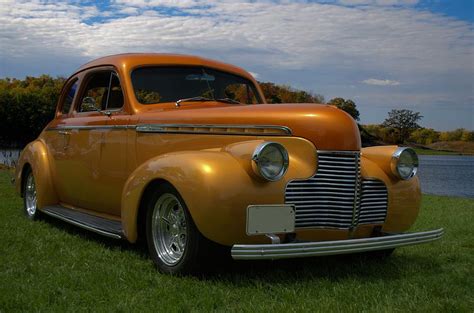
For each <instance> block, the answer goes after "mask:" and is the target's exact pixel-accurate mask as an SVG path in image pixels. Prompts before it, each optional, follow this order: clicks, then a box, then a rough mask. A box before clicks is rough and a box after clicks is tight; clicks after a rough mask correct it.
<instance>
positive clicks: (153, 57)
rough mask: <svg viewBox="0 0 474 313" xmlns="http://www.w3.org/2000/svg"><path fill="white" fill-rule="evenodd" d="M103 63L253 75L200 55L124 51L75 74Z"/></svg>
mask: <svg viewBox="0 0 474 313" xmlns="http://www.w3.org/2000/svg"><path fill="white" fill-rule="evenodd" d="M103 65H112V66H115V67H117V68H119V67H124V68H129V69H133V68H135V67H139V66H144V65H195V66H205V67H211V68H216V69H221V70H224V71H228V72H233V73H235V74H238V75H241V76H245V77H249V76H250V77H252V76H251V75H250V74H249V73H248V72H247V71H245V70H243V69H242V68H240V67H237V66H234V65H231V64H226V63H223V62H219V61H215V60H211V59H207V58H202V57H199V56H193V55H184V54H169V53H124V54H115V55H109V56H105V57H102V58H98V59H95V60H93V61H90V62H88V63H86V64H84V65H82V66H81V67H79V69H78V70H77V71H76V72H75V74H76V73H78V72H81V71H83V70H86V69H88V68H92V67H97V66H103Z"/></svg>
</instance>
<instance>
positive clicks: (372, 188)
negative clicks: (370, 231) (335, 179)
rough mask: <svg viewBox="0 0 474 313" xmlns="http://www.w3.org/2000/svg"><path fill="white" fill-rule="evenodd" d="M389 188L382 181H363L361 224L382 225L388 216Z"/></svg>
mask: <svg viewBox="0 0 474 313" xmlns="http://www.w3.org/2000/svg"><path fill="white" fill-rule="evenodd" d="M387 205H388V193H387V187H385V184H384V183H383V182H381V181H380V180H376V179H367V180H363V181H362V191H361V201H360V210H359V212H360V213H359V221H358V222H359V224H382V223H384V222H385V217H386V216H387Z"/></svg>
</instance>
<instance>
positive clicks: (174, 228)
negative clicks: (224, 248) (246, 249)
mask: <svg viewBox="0 0 474 313" xmlns="http://www.w3.org/2000/svg"><path fill="white" fill-rule="evenodd" d="M146 237H147V244H148V250H149V252H150V256H151V258H152V260H153V262H154V263H155V265H156V267H157V268H158V269H159V270H160V271H161V272H163V273H168V274H178V275H180V274H188V273H191V272H193V271H194V270H196V269H197V267H198V266H199V263H200V262H199V261H200V259H201V257H200V254H202V250H203V248H204V247H203V246H204V245H205V238H203V236H202V235H201V233H200V232H199V231H198V230H197V228H196V225H195V224H194V222H193V220H192V217H191V215H190V214H189V211H188V209H187V207H186V204H185V203H184V201H183V199H182V198H181V196H180V195H179V193H178V192H177V191H176V189H175V188H173V187H172V186H171V185H162V186H161V187H160V188H158V190H156V191H155V192H154V193H153V194H152V195H151V197H149V198H148V201H147V218H146ZM200 250H201V251H200Z"/></svg>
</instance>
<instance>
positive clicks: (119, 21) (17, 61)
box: [0, 0, 474, 130]
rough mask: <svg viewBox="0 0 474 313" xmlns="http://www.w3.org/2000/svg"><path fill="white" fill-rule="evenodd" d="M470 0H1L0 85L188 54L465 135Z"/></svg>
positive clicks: (368, 119) (471, 118)
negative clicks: (98, 64) (104, 63)
mask: <svg viewBox="0 0 474 313" xmlns="http://www.w3.org/2000/svg"><path fill="white" fill-rule="evenodd" d="M473 23H474V1H472V0H471V1H467V0H466V1H460V0H456V1H448V0H420V1H419V0H326V1H323V0H321V1H270V0H267V1H247V0H234V1H215V0H210V1H204V0H181V1H174V0H128V1H125V0H114V1H27V2H26V1H25V2H23V1H10V0H0V25H1V26H0V77H7V76H8V77H17V78H23V77H24V76H26V75H39V74H50V75H54V76H56V75H62V76H68V75H69V74H71V73H72V72H73V71H74V70H75V69H76V68H77V67H79V66H80V65H81V64H83V63H85V62H87V61H89V60H91V59H94V58H97V57H100V56H104V55H108V54H116V53H124V52H173V53H182V54H196V55H200V56H204V57H208V58H213V59H218V60H221V61H224V62H228V63H232V64H236V65H238V66H241V67H243V68H245V69H247V70H249V71H250V72H252V73H253V74H254V76H256V78H257V79H258V80H261V81H272V82H276V83H279V84H288V85H291V86H293V87H296V88H300V89H304V90H309V91H312V92H315V93H319V94H322V95H324V96H325V98H326V99H327V100H329V99H331V98H333V97H337V96H340V97H344V98H351V99H353V100H354V101H355V102H356V104H357V106H358V108H359V110H360V111H361V121H362V122H363V123H380V122H382V121H383V120H384V118H385V117H386V116H387V112H388V111H390V110H391V109H400V108H408V109H412V110H415V111H419V112H421V114H422V115H423V116H424V118H423V120H422V122H421V124H422V125H423V126H425V127H432V128H436V129H439V130H449V129H455V128H459V127H464V128H468V129H474V33H473Z"/></svg>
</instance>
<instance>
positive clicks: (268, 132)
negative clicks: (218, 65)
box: [46, 124, 292, 136]
mask: <svg viewBox="0 0 474 313" xmlns="http://www.w3.org/2000/svg"><path fill="white" fill-rule="evenodd" d="M74 129H77V130H97V129H136V131H137V132H140V133H171V134H176V133H179V134H213V135H246V136H259V135H262V136H284V135H287V136H291V135H292V133H291V129H290V128H288V127H286V126H277V125H197V124H141V125H77V126H75V125H67V126H65V125H59V126H56V127H50V128H47V129H46V130H47V131H56V130H59V131H62V130H74Z"/></svg>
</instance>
